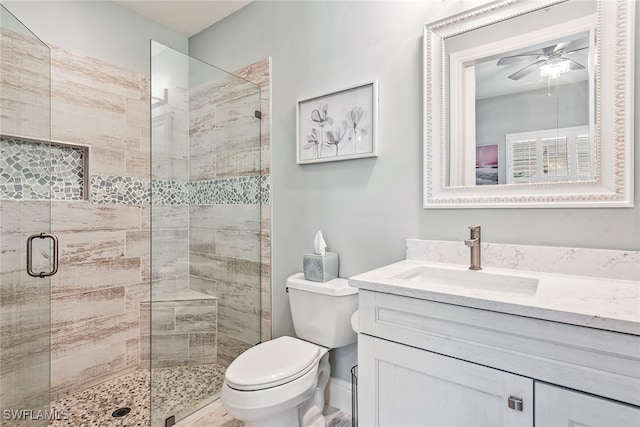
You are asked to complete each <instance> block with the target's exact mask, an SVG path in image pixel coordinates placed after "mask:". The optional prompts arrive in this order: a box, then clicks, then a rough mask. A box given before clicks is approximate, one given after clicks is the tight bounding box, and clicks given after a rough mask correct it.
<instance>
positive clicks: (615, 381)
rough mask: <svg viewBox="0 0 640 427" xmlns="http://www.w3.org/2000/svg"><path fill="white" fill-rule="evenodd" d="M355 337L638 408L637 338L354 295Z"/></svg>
mask: <svg viewBox="0 0 640 427" xmlns="http://www.w3.org/2000/svg"><path fill="white" fill-rule="evenodd" d="M359 295H360V297H359V298H360V312H359V313H360V318H359V324H360V332H361V333H363V334H368V335H372V336H377V337H381V338H385V339H388V340H391V341H395V342H399V343H403V344H407V345H411V346H414V347H418V348H421V349H424V350H429V351H433V352H436V353H440V354H444V355H448V356H452V357H456V358H459V359H463V360H469V361H472V362H474V363H478V364H481V365H486V366H490V367H494V368H497V369H501V370H505V371H508V372H513V373H517V374H520V375H524V376H527V377H531V378H537V379H540V380H542V381H548V382H551V383H555V384H560V385H563V386H566V387H569V388H573V389H578V390H584V391H586V392H589V393H593V394H597V395H601V396H605V397H608V398H611V399H614V400H619V401H622V402H627V403H631V404H634V405H640V337H639V336H636V335H628V334H621V333H616V332H610V331H603V330H598V329H592V328H585V327H580V326H574V325H568V324H563V323H557V322H551V321H546V320H540V319H533V318H529V317H523V316H515V315H511V314H504V313H498V312H492V311H488V310H480V309H474V308H468V307H461V306H456V305H451V304H444V303H439V302H433V301H427V300H421V299H416V298H409V297H403V296H397V295H390V294H383V293H379V292H371V291H366V290H362V289H361V290H360V294H359Z"/></svg>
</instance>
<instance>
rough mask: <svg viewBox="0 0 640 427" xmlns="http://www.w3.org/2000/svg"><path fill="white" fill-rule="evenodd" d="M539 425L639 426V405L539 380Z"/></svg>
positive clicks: (536, 385)
mask: <svg viewBox="0 0 640 427" xmlns="http://www.w3.org/2000/svg"><path fill="white" fill-rule="evenodd" d="M535 394H536V409H535V414H536V426H540V427H563V426H566V427H573V426H579V427H613V426H615V427H638V426H640V408H638V407H637V406H631V405H625V404H624V403H618V402H615V401H613V400H608V399H604V398H601V397H596V396H592V395H589V394H584V393H580V392H577V391H573V390H568V389H566V388H562V387H557V386H553V385H550V384H545V383H541V382H538V381H536V384H535Z"/></svg>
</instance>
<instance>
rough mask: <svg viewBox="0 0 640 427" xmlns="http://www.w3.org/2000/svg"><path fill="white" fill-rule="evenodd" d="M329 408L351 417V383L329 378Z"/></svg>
mask: <svg viewBox="0 0 640 427" xmlns="http://www.w3.org/2000/svg"><path fill="white" fill-rule="evenodd" d="M328 389H329V401H328V402H327V403H328V404H329V406H333V407H334V408H336V409H340V410H341V411H344V412H346V413H348V414H349V415H351V383H350V382H349V381H345V380H343V379H340V378H334V377H331V378H329V384H328Z"/></svg>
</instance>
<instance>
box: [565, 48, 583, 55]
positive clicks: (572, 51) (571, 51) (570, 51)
mask: <svg viewBox="0 0 640 427" xmlns="http://www.w3.org/2000/svg"><path fill="white" fill-rule="evenodd" d="M585 49H589V46H585V47H579V48H577V49H573V50H567V51H565V52H564V53H565V55H566V54H567V53H574V52H580V51H581V50H585Z"/></svg>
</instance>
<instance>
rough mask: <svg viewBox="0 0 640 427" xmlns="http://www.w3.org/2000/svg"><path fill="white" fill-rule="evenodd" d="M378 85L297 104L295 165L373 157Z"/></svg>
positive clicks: (352, 87)
mask: <svg viewBox="0 0 640 427" xmlns="http://www.w3.org/2000/svg"><path fill="white" fill-rule="evenodd" d="M377 122H378V83H377V81H371V82H367V83H364V84H360V85H357V86H351V87H348V88H345V89H342V90H338V91H336V92H332V93H329V94H326V95H320V96H316V97H313V98H309V99H305V100H301V101H298V109H297V114H296V128H297V133H296V135H297V137H296V155H297V163H298V164H305V163H318V162H332V161H336V160H349V159H359V158H362V157H376V156H377V155H378V141H377V136H378V135H377Z"/></svg>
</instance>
